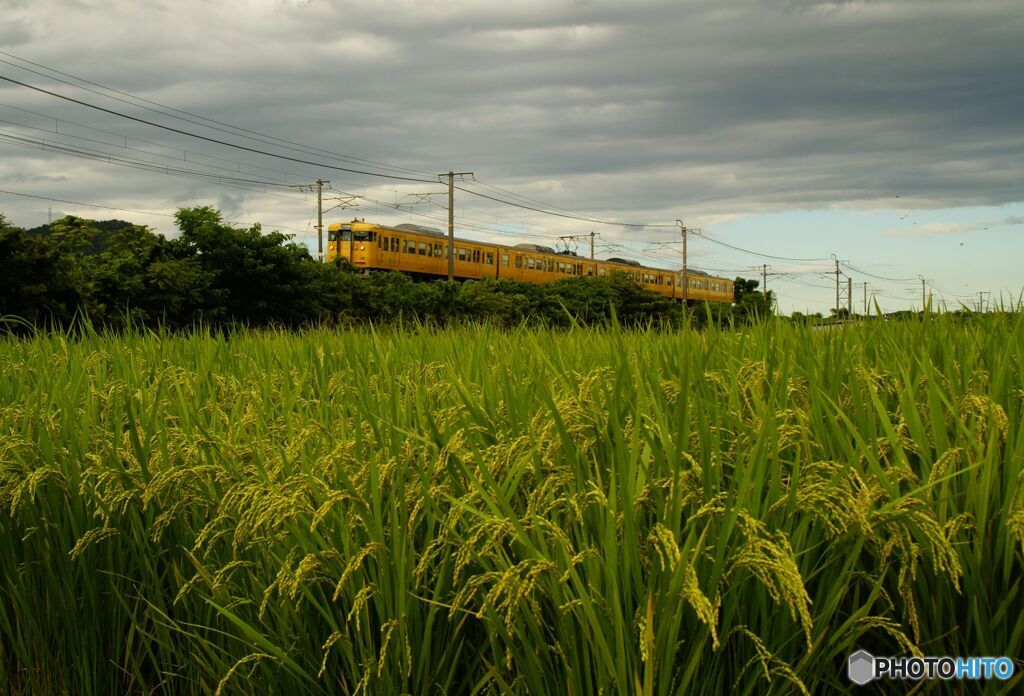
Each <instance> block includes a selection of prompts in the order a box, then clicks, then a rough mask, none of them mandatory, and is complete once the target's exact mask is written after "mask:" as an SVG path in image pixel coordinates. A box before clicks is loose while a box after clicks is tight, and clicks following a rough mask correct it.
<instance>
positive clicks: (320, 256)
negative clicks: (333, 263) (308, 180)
mask: <svg viewBox="0 0 1024 696" xmlns="http://www.w3.org/2000/svg"><path fill="white" fill-rule="evenodd" d="M316 260H317V261H319V262H320V263H323V262H324V182H323V181H322V180H320V179H317V180H316Z"/></svg>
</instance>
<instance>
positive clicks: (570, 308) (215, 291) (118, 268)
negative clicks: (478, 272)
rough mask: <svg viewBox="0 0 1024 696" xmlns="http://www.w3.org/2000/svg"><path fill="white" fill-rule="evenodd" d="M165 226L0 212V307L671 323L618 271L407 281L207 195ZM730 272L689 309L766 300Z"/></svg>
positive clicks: (144, 315) (10, 311) (263, 316)
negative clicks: (41, 219)
mask: <svg viewBox="0 0 1024 696" xmlns="http://www.w3.org/2000/svg"><path fill="white" fill-rule="evenodd" d="M176 223H177V227H178V231H179V235H178V236H177V237H175V238H174V239H166V238H165V237H163V236H161V235H157V234H154V233H153V232H151V231H150V230H148V229H147V228H145V227H140V226H137V225H132V224H131V223H127V222H120V221H105V222H101V223H97V222H93V221H91V220H84V219H81V218H75V217H66V218H62V219H60V220H57V221H56V222H54V223H52V224H50V225H47V226H44V227H42V228H37V229H34V230H31V231H29V232H24V231H22V230H19V229H16V228H14V227H11V226H10V225H8V224H7V223H6V222H5V221H4V220H3V217H2V216H0V267H2V268H3V269H4V272H3V273H2V274H0V316H4V315H8V316H13V317H19V318H20V319H23V320H24V321H25V322H26V323H27V324H28V325H30V326H36V327H68V326H70V325H72V324H74V323H75V322H76V321H77V322H81V321H82V320H86V321H88V322H90V323H91V324H92V325H94V326H97V327H99V326H104V327H124V326H136V327H140V326H145V327H157V326H160V327H165V328H171V329H174V328H181V327H191V326H195V325H198V324H203V325H207V326H226V325H227V326H231V325H244V326H249V327H259V326H276V327H298V326H308V325H311V324H323V323H327V324H334V323H375V324H380V323H384V322H390V321H393V320H399V319H405V320H418V321H422V322H429V323H435V324H436V323H442V324H443V323H449V322H452V321H455V322H462V321H485V322H490V323H496V324H499V325H503V326H516V325H519V324H521V323H524V322H528V323H537V324H541V325H546V326H569V325H571V324H572V323H574V322H575V323H579V324H605V323H607V321H608V320H609V319H610V317H611V315H612V312H613V311H614V313H615V314H616V316H617V318H618V321H619V322H620V324H623V325H644V324H648V323H650V324H655V325H673V326H675V325H678V324H679V323H680V322H681V321H682V319H683V312H682V309H681V307H680V306H679V304H678V303H676V302H673V301H672V300H669V299H666V298H664V297H662V296H660V295H657V294H655V293H651V292H648V291H646V290H643V289H641V288H640V287H639V286H637V285H636V284H635V283H634V282H633V281H632V280H630V279H629V278H627V277H625V276H612V277H610V278H570V279H566V280H562V281H560V282H557V283H551V284H546V285H534V284H531V283H519V282H514V281H505V280H502V281H498V282H492V281H481V282H466V283H448V282H438V283H416V282H413V281H412V280H410V279H409V278H407V277H405V276H403V275H401V274H397V273H384V274H373V275H370V276H364V275H361V274H359V273H357V272H356V271H355V270H354V269H353V268H351V267H350V266H346V265H337V266H327V265H323V264H318V263H315V262H314V261H313V259H312V258H311V257H310V256H309V253H308V252H307V251H306V248H305V247H304V246H302V245H299V244H296V243H294V242H291V241H290V238H289V237H288V236H287V235H283V234H281V233H278V232H270V233H265V232H264V231H263V230H262V229H261V228H260V227H259V226H258V225H257V226H255V227H252V228H248V229H239V228H235V227H232V226H231V225H228V224H226V223H224V222H223V220H222V218H221V216H220V214H219V213H218V212H217V211H215V210H213V209H211V208H208V207H200V208H183V209H181V210H179V211H178V213H177V215H176ZM750 282H752V283H753V285H752V286H751V287H750V289H745V288H747V284H740V287H741V289H743V290H742V292H741V293H740V294H739V295H738V296H737V303H736V306H735V309H734V310H733V309H730V308H723V307H711V306H708V307H695V308H693V310H692V312H691V321H694V322H697V323H704V322H706V321H708V320H711V321H723V320H733V319H735V320H739V321H746V320H748V319H750V318H752V317H754V316H758V315H760V316H766V315H768V314H770V307H768V308H766V307H765V306H764V301H763V300H762V299H761V298H762V296H761V295H760V294H759V293H757V292H756V286H757V282H756V281H748V282H747V283H748V284H749V283H750Z"/></svg>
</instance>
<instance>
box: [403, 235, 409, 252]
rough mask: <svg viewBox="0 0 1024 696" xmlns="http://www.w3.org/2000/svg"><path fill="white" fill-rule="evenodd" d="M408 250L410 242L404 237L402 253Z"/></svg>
mask: <svg viewBox="0 0 1024 696" xmlns="http://www.w3.org/2000/svg"><path fill="white" fill-rule="evenodd" d="M407 251H409V242H407V241H406V240H404V239H403V240H402V253H403V254H404V253H405V252H407Z"/></svg>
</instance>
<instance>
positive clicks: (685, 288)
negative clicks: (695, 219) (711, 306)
mask: <svg viewBox="0 0 1024 696" xmlns="http://www.w3.org/2000/svg"><path fill="white" fill-rule="evenodd" d="M676 224H678V225H679V232H680V233H681V234H682V235H683V307H686V304H687V301H688V300H689V299H690V292H689V290H690V280H689V276H688V275H687V273H686V225H684V224H683V221H682V220H676Z"/></svg>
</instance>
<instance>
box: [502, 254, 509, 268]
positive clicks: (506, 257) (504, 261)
mask: <svg viewBox="0 0 1024 696" xmlns="http://www.w3.org/2000/svg"><path fill="white" fill-rule="evenodd" d="M501 265H502V266H507V265H508V252H507V251H503V252H501Z"/></svg>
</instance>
